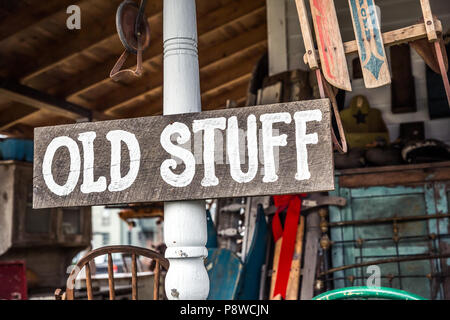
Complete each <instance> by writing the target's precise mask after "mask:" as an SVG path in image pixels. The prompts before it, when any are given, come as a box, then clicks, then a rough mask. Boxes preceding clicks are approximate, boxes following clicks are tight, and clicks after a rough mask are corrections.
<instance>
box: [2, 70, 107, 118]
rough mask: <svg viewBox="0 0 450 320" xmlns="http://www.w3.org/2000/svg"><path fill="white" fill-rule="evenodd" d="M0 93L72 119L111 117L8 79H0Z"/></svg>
mask: <svg viewBox="0 0 450 320" xmlns="http://www.w3.org/2000/svg"><path fill="white" fill-rule="evenodd" d="M0 94H1V95H3V96H5V97H7V98H8V99H10V100H12V101H15V102H18V103H22V104H26V105H29V106H32V107H36V108H39V109H45V110H49V111H52V112H54V113H56V114H60V115H62V116H64V117H67V118H70V119H74V120H76V119H79V118H88V119H97V120H107V119H111V118H112V117H109V116H105V115H103V114H101V113H99V112H95V111H92V110H89V109H86V108H84V107H81V106H79V105H76V104H74V103H71V102H68V101H66V100H63V99H59V98H56V97H54V96H51V95H48V94H46V93H45V92H42V91H39V90H36V89H34V88H31V87H27V86H24V85H22V84H20V83H17V82H15V81H12V80H8V79H0Z"/></svg>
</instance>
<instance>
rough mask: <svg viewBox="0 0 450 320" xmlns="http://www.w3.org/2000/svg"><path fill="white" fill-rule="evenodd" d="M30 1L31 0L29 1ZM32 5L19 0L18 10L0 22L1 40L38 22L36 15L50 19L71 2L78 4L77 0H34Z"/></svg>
mask: <svg viewBox="0 0 450 320" xmlns="http://www.w3.org/2000/svg"><path fill="white" fill-rule="evenodd" d="M28 2H30V1H28ZM31 2H33V5H32V6H23V5H21V4H22V3H24V2H23V1H17V3H18V4H19V7H18V9H17V11H16V12H14V13H11V14H9V15H7V16H6V18H5V19H2V21H1V22H0V41H3V40H5V39H7V38H9V37H12V36H14V35H15V34H16V33H18V32H19V31H21V30H24V29H26V28H28V27H30V26H32V25H34V24H36V17H44V18H43V20H44V19H49V18H51V16H52V15H53V14H55V13H57V12H59V11H61V10H64V11H65V9H66V8H67V7H68V6H69V5H71V4H77V3H78V2H79V1H75V0H58V1H42V0H33V1H31Z"/></svg>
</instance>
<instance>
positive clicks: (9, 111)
mask: <svg viewBox="0 0 450 320" xmlns="http://www.w3.org/2000/svg"><path fill="white" fill-rule="evenodd" d="M38 110H39V109H37V108H33V107H30V106H27V105H25V104H22V103H10V104H9V107H7V108H5V109H3V110H2V111H1V113H2V116H1V117H0V131H5V130H7V129H9V128H11V127H13V126H15V125H16V124H18V123H20V122H21V121H22V119H23V118H25V117H27V116H29V115H31V114H33V113H35V112H37V111H38Z"/></svg>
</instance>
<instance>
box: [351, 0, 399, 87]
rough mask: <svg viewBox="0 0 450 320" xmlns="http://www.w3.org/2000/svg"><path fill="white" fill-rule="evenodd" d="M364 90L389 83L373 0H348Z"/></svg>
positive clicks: (386, 63)
mask: <svg viewBox="0 0 450 320" xmlns="http://www.w3.org/2000/svg"><path fill="white" fill-rule="evenodd" d="M348 2H349V5H350V12H351V14H352V22H353V30H354V31H355V37H356V43H357V45H358V53H359V58H360V61H361V68H362V72H363V77H364V84H365V85H366V88H378V87H381V86H384V85H387V84H389V83H391V74H390V72H389V65H388V62H387V58H386V52H385V50H384V44H383V37H382V35H381V31H380V23H379V20H378V14H377V9H376V6H375V2H374V0H348Z"/></svg>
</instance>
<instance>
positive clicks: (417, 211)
mask: <svg viewBox="0 0 450 320" xmlns="http://www.w3.org/2000/svg"><path fill="white" fill-rule="evenodd" d="M335 180H336V189H335V191H333V192H330V194H331V195H335V196H341V197H345V198H346V199H347V203H348V204H347V206H346V207H344V208H339V207H333V206H330V208H329V216H330V222H337V221H350V220H362V219H373V218H379V217H393V216H418V215H424V214H436V213H448V207H449V192H448V191H447V190H446V183H431V182H430V183H426V184H425V183H424V184H423V185H417V186H413V187H411V186H394V187H368V188H353V189H348V188H342V187H339V174H338V175H337V177H336V179H335ZM430 233H435V234H439V233H440V234H448V233H449V222H448V219H441V220H428V221H415V222H407V223H399V224H398V234H399V236H400V237H401V238H402V237H411V236H427V235H428V234H430ZM393 236H394V232H393V227H392V224H380V225H372V226H346V227H338V228H332V229H331V230H330V237H331V240H332V241H334V242H335V244H334V245H333V246H332V249H331V254H332V266H333V267H339V266H343V265H348V264H353V263H359V262H367V261H370V260H376V259H380V258H388V257H394V256H396V255H399V256H404V255H411V254H423V253H429V252H431V251H433V250H437V249H439V248H440V249H441V251H442V248H444V249H445V248H448V249H449V250H450V241H449V239H448V238H444V239H441V240H438V239H436V240H435V241H434V242H433V241H429V240H422V239H421V240H414V241H412V240H408V241H407V240H400V242H398V245H395V242H394V241H392V240H390V241H381V240H376V241H370V239H379V238H388V239H392V237H393ZM356 239H364V242H363V246H362V247H360V246H358V245H357V244H356V243H355V242H352V243H345V244H342V243H340V242H342V241H351V240H356ZM449 260H450V259H446V260H444V259H442V261H438V260H437V259H436V260H435V261H431V262H430V261H427V260H425V261H414V262H403V263H401V264H400V265H398V264H396V263H390V264H383V265H380V266H379V267H380V268H381V273H382V276H383V275H384V276H386V275H388V274H393V275H399V274H401V275H402V276H410V278H403V279H402V280H399V279H398V278H395V279H394V280H393V281H392V287H394V288H398V289H403V290H406V291H409V292H413V293H415V294H418V295H421V296H424V297H426V298H435V299H442V298H443V291H444V288H443V286H442V285H441V286H439V287H437V288H434V291H436V292H435V293H434V294H433V293H432V292H431V291H432V288H431V286H430V280H429V279H427V278H425V277H423V278H417V277H412V276H416V275H426V274H430V273H437V272H441V271H444V270H448V265H449V262H450V261H449ZM366 272H367V269H366V268H357V269H349V270H345V271H340V272H336V273H334V275H333V276H334V278H335V280H334V286H335V288H343V287H348V286H355V285H357V286H365V285H366V280H367V277H368V276H369V274H367V273H366ZM349 276H354V277H363V279H357V280H355V281H354V282H351V281H349ZM381 285H382V286H391V284H390V283H389V281H388V280H387V279H382V280H381Z"/></svg>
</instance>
